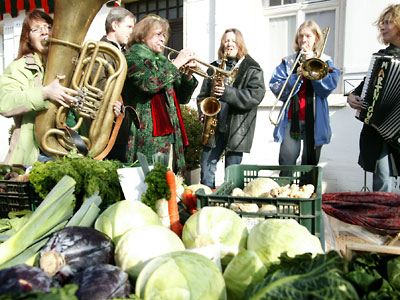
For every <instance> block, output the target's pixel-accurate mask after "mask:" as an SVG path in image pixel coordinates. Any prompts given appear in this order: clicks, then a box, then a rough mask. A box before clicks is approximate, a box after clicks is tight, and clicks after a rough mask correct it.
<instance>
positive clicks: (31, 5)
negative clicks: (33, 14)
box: [0, 0, 55, 20]
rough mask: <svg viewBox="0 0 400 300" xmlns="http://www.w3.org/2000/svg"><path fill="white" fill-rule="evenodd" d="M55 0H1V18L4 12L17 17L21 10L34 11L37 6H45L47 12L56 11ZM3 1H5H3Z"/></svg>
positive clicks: (0, 18)
mask: <svg viewBox="0 0 400 300" xmlns="http://www.w3.org/2000/svg"><path fill="white" fill-rule="evenodd" d="M54 1H55V0H0V20H2V19H3V18H4V14H7V13H8V14H10V15H11V17H13V18H15V17H17V16H18V14H19V11H21V10H25V11H26V12H29V11H32V10H34V9H36V8H43V9H44V11H45V12H47V13H53V12H54ZM1 2H3V3H1Z"/></svg>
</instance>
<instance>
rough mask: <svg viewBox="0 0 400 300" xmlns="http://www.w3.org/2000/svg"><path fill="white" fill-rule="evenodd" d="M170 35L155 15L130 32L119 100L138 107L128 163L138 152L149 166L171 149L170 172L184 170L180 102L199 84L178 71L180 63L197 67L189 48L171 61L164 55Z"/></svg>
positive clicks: (190, 74) (182, 125)
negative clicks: (158, 154)
mask: <svg viewBox="0 0 400 300" xmlns="http://www.w3.org/2000/svg"><path fill="white" fill-rule="evenodd" d="M168 33H169V23H168V20H166V19H164V18H161V17H159V16H157V15H148V16H146V17H144V18H143V19H141V20H140V21H139V22H138V23H137V24H136V25H135V27H134V29H133V34H132V43H131V44H132V45H131V47H130V52H129V53H127V54H126V61H127V63H128V72H127V79H126V81H125V85H124V89H123V96H124V101H125V102H126V104H127V105H131V106H133V107H134V108H135V109H136V112H137V114H138V116H139V119H140V120H141V123H140V128H136V127H135V126H131V130H132V132H133V134H132V135H131V136H130V138H129V141H128V162H134V161H135V160H137V159H138V157H137V153H138V152H140V153H143V154H144V155H146V158H147V160H148V162H149V163H152V162H153V160H152V155H153V154H155V153H157V152H161V153H168V152H169V151H170V147H171V145H172V146H173V157H174V159H173V161H174V166H173V169H174V171H176V172H180V171H181V172H184V170H185V159H184V153H183V149H184V146H186V145H188V139H187V136H186V132H185V127H184V124H183V119H182V115H181V112H180V109H179V104H186V103H188V102H189V101H190V98H191V95H192V94H193V92H194V89H195V88H196V86H197V84H198V82H197V80H196V79H195V78H194V76H192V72H191V71H189V72H188V73H187V74H183V73H181V72H180V70H179V69H180V68H181V67H182V66H183V65H188V67H191V68H195V67H196V66H197V62H196V61H194V60H193V59H194V53H193V51H192V50H189V49H185V50H182V51H180V53H179V54H178V56H177V57H176V58H175V59H174V60H173V62H171V61H169V60H168V58H167V57H166V56H164V55H163V52H164V45H165V44H166V43H167V41H168Z"/></svg>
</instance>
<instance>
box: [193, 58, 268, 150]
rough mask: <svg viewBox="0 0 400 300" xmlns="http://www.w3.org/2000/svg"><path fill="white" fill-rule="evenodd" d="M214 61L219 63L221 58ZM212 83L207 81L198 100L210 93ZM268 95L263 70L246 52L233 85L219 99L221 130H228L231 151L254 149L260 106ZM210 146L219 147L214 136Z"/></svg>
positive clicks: (225, 131)
mask: <svg viewBox="0 0 400 300" xmlns="http://www.w3.org/2000/svg"><path fill="white" fill-rule="evenodd" d="M212 64H213V65H215V66H218V62H217V61H215V62H213V63H212ZM212 85H213V80H211V79H205V80H204V81H203V85H202V87H201V90H200V93H199V95H198V96H197V103H200V102H201V100H203V99H204V98H206V97H209V96H210V94H211V89H212ZM264 95H265V84H264V75H263V71H262V69H261V67H260V65H259V64H258V63H257V62H256V61H255V60H254V59H253V58H251V57H250V55H246V56H245V58H244V60H243V61H242V62H241V64H240V66H239V69H238V72H237V75H236V79H235V81H234V82H233V84H232V85H231V86H228V85H226V86H225V92H224V94H223V95H222V97H221V98H220V99H219V100H220V102H221V104H222V109H221V112H220V113H219V116H218V127H217V130H218V131H219V132H224V133H225V135H224V136H225V139H226V141H227V146H226V149H227V150H228V151H234V152H246V153H249V152H250V149H251V146H252V143H253V138H254V131H255V126H256V117H257V107H258V105H259V104H260V103H261V101H262V99H263V98H264ZM207 146H208V147H211V148H213V147H215V139H210V140H209V143H208V144H207Z"/></svg>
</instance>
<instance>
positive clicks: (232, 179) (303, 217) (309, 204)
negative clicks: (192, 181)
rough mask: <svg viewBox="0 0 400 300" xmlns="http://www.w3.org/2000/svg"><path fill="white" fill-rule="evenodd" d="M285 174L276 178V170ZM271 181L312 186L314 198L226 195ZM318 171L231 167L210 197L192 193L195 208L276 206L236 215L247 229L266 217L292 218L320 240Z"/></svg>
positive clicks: (319, 178) (297, 168) (312, 168)
mask: <svg viewBox="0 0 400 300" xmlns="http://www.w3.org/2000/svg"><path fill="white" fill-rule="evenodd" d="M282 170H283V171H289V172H290V173H291V175H290V176H286V177H279V172H280V171H282ZM258 177H263V178H271V179H273V180H274V181H276V182H277V183H278V184H279V185H280V186H284V185H287V184H298V185H299V186H302V185H305V184H313V185H314V187H315V191H314V193H315V196H314V197H312V198H266V197H242V196H230V194H231V192H232V190H233V189H234V188H235V187H239V188H241V189H243V188H244V187H245V186H246V185H247V184H248V183H249V182H250V181H252V180H253V179H255V178H258ZM321 184H322V169H321V168H320V167H316V166H259V165H233V166H230V167H228V168H226V170H225V179H224V183H223V184H222V185H221V186H220V187H219V188H218V189H216V190H215V191H214V192H213V193H212V194H209V195H206V194H205V193H204V190H202V189H201V190H198V191H196V197H197V205H198V207H199V208H201V207H204V206H223V207H227V208H230V207H231V204H233V203H256V204H258V205H265V204H270V205H274V206H275V207H276V210H275V211H273V212H267V213H261V212H243V211H240V212H237V213H238V214H239V215H240V216H241V217H242V218H244V219H245V223H246V225H247V226H248V228H251V227H252V226H254V225H255V224H257V223H258V222H260V221H262V220H264V219H266V218H279V219H295V220H297V221H298V222H299V223H300V224H301V225H304V226H305V227H306V228H307V229H308V230H309V231H310V232H311V233H312V234H314V235H315V236H317V237H319V238H320V240H321V241H323V226H322V225H323V224H322V215H321V205H322V193H321V190H322V187H321Z"/></svg>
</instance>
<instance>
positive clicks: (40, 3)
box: [0, 0, 120, 20]
mask: <svg viewBox="0 0 400 300" xmlns="http://www.w3.org/2000/svg"><path fill="white" fill-rule="evenodd" d="M54 1H56V0H0V20H3V15H4V14H6V13H9V14H10V15H11V17H13V18H15V17H17V16H18V13H19V11H20V10H25V11H26V12H30V11H32V10H34V9H36V8H43V9H44V11H45V12H47V13H50V14H51V13H53V12H54ZM82 1H85V0H82ZM119 3H120V1H112V2H109V3H107V6H119V5H120V4H119Z"/></svg>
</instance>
